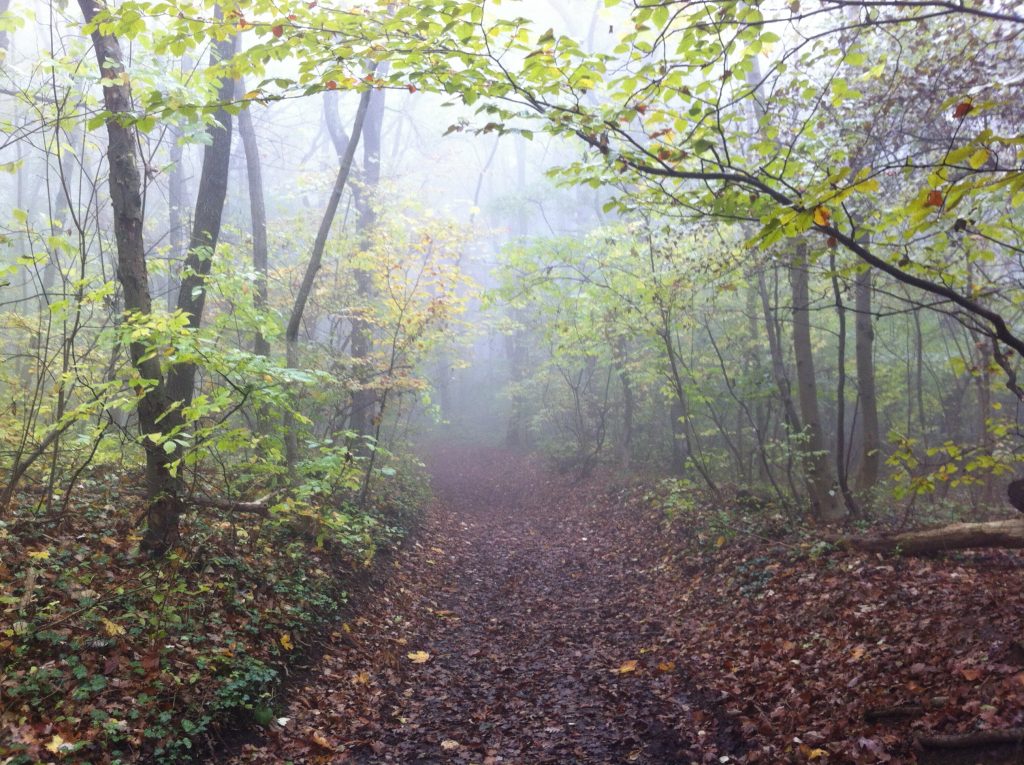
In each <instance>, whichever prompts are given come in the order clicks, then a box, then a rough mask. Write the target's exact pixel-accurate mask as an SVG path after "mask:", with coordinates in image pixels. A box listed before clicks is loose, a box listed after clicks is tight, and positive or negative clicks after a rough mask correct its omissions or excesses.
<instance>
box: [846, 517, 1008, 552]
mask: <svg viewBox="0 0 1024 765" xmlns="http://www.w3.org/2000/svg"><path fill="white" fill-rule="evenodd" d="M835 541H837V542H840V543H842V544H846V545H849V546H850V547H853V548H855V549H857V550H864V551H866V552H883V553H884V552H890V553H891V552H899V553H901V554H905V555H922V554H924V555H926V554H929V553H937V552H942V551H943V550H962V549H966V548H971V547H1010V548H1020V547H1024V518H1011V519H1009V520H1005V521H985V522H983V523H952V524H950V525H948V526H940V527H938V528H933V529H922V530H920V531H907V532H903V533H902V534H887V535H882V536H874V537H860V538H856V537H854V538H837V539H836V540H835Z"/></svg>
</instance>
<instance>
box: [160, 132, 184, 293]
mask: <svg viewBox="0 0 1024 765" xmlns="http://www.w3.org/2000/svg"><path fill="white" fill-rule="evenodd" d="M169 134H170V136H171V146H170V150H169V160H170V163H171V169H170V171H169V172H168V174H167V224H168V226H169V227H170V231H169V232H168V233H169V238H170V241H171V249H170V251H169V252H168V253H167V277H166V285H165V288H164V289H165V295H164V300H165V301H166V303H167V310H168V311H173V310H174V308H175V306H176V304H177V301H178V291H179V290H180V289H181V285H180V284H179V282H178V274H179V269H180V267H181V263H180V260H181V257H182V255H183V254H184V252H185V220H184V216H183V215H182V210H184V209H185V173H184V170H183V169H182V165H183V164H184V158H185V151H184V147H183V146H182V145H181V144H180V143H179V142H178V138H179V137H180V135H181V134H180V133H179V131H178V130H176V129H174V128H171V130H170V131H169Z"/></svg>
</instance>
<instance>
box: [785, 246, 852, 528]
mask: <svg viewBox="0 0 1024 765" xmlns="http://www.w3.org/2000/svg"><path fill="white" fill-rule="evenodd" d="M789 278H790V286H791V288H792V295H793V355H794V358H795V359H796V376H797V388H798V391H799V396H798V399H799V401H800V416H801V420H802V421H803V424H804V430H803V432H802V435H803V438H804V439H805V441H804V443H803V444H802V446H801V448H802V451H803V466H804V471H805V473H806V474H807V482H808V488H809V489H810V492H811V493H810V497H809V499H810V502H811V511H812V512H813V514H814V517H815V518H817V519H818V520H822V521H826V522H831V521H837V520H840V519H841V518H842V517H843V516H844V512H843V508H842V507H841V506H840V505H839V503H838V502H837V501H836V492H835V489H834V485H835V477H834V475H833V472H832V464H831V462H830V460H829V452H828V448H827V446H826V445H825V434H824V429H823V428H822V424H821V410H820V409H819V407H818V383H817V380H816V379H815V377H814V354H813V352H812V350H811V316H810V290H809V287H808V278H809V273H808V262H807V244H806V242H803V241H798V242H797V243H796V251H795V252H794V255H793V262H792V266H791V268H790V271H789Z"/></svg>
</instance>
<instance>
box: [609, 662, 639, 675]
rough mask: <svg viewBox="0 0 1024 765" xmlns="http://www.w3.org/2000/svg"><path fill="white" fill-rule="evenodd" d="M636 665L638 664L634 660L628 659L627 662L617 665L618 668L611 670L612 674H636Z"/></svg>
mask: <svg viewBox="0 0 1024 765" xmlns="http://www.w3.org/2000/svg"><path fill="white" fill-rule="evenodd" d="M637 664H638V662H637V660H636V659H630V660H629V661H624V662H622V664H620V665H619V668H618V669H613V670H612V672H617V673H618V674H620V675H627V674H629V673H630V672H636V668H637Z"/></svg>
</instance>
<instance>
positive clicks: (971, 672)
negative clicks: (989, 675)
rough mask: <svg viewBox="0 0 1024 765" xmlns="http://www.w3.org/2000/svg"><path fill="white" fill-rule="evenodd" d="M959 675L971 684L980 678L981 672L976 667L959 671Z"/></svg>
mask: <svg viewBox="0 0 1024 765" xmlns="http://www.w3.org/2000/svg"><path fill="white" fill-rule="evenodd" d="M960 674H961V675H963V676H964V680H970V681H971V682H972V683H973V682H974V681H975V680H977V679H978V678H979V677H981V670H980V669H978V668H977V667H969V668H966V669H961V670H960Z"/></svg>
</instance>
